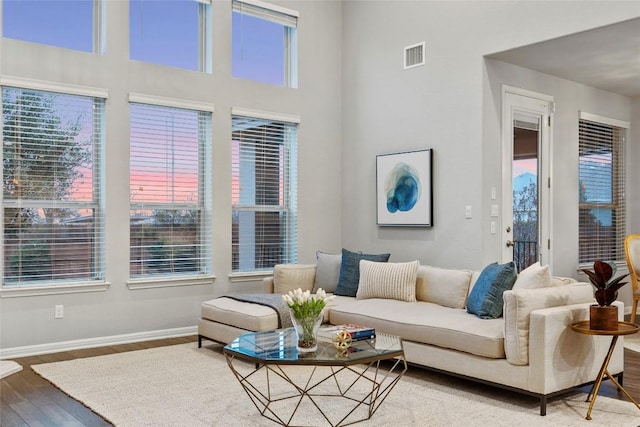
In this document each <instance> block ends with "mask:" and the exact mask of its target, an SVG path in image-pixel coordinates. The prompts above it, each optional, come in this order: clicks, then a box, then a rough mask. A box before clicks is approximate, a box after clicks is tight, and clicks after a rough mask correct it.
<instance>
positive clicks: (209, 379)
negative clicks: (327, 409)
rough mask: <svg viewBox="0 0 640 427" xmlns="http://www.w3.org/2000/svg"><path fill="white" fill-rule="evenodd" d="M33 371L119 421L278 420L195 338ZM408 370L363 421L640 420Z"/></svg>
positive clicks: (637, 415) (631, 409) (603, 407)
mask: <svg viewBox="0 0 640 427" xmlns="http://www.w3.org/2000/svg"><path fill="white" fill-rule="evenodd" d="M236 363H237V362H236ZM33 369H34V370H35V371H36V372H37V373H39V374H40V375H42V376H43V377H44V378H46V379H48V380H49V381H51V382H52V383H54V384H55V385H56V386H57V387H59V388H60V389H62V390H63V391H64V392H65V393H67V394H69V395H70V396H72V397H74V398H75V399H77V400H80V401H82V402H84V403H85V404H86V405H87V406H89V407H90V408H92V409H93V410H94V411H96V412H97V413H99V414H101V415H102V416H103V417H104V418H106V419H108V420H110V421H111V422H112V423H114V424H115V425H116V426H122V427H124V426H135V427H138V426H172V427H175V426H190V427H193V426H225V427H227V426H247V425H251V426H252V427H257V426H273V425H275V424H274V423H273V422H272V421H269V420H267V419H266V418H264V417H262V416H260V415H259V414H258V412H257V410H256V408H255V406H254V405H253V404H252V403H251V402H250V400H249V398H248V396H247V395H246V394H245V393H244V391H243V390H242V388H241V387H240V384H239V383H238V382H237V380H236V379H235V377H234V376H233V375H232V373H231V371H230V369H229V367H228V366H227V364H226V362H225V360H224V356H222V354H221V352H220V351H219V349H206V348H203V349H198V348H197V345H196V344H195V343H191V344H182V345H177V346H170V347H160V348H154V349H149V350H141V351H133V352H128V353H120V354H114V355H108V356H98V357H92V358H86V359H76V360H71V361H67V362H57V363H48V364H43V365H34V366H33ZM294 369H305V368H300V367H294ZM409 369H410V372H409V373H407V375H405V377H404V378H403V379H402V381H401V382H400V383H399V384H398V386H397V387H396V388H395V389H394V390H393V391H392V392H391V394H390V396H389V397H388V398H387V399H386V400H385V401H384V402H383V403H382V406H381V407H380V408H379V409H378V411H377V412H376V413H375V414H374V415H373V418H372V419H371V420H368V421H365V422H363V423H360V424H356V425H362V426H390V425H393V426H425V425H428V426H470V425H474V426H485V425H491V426H505V427H506V426H509V427H511V426H554V427H557V426H590V427H592V426H605V425H606V426H611V425H615V426H618V427H625V426H628V427H637V426H638V425H639V424H640V411H638V409H637V408H636V407H635V406H634V405H633V404H632V403H630V402H627V401H620V400H615V399H610V398H607V397H603V396H599V397H598V399H597V401H596V403H595V407H594V410H593V413H592V417H593V420H592V421H585V419H584V417H585V415H586V411H587V407H588V403H586V402H585V401H584V400H585V397H586V396H585V395H584V394H582V393H576V394H573V395H569V396H568V397H565V398H561V399H558V400H555V401H553V402H551V403H550V404H549V405H548V407H547V416H545V417H541V416H540V415H538V414H539V407H538V400H537V399H534V398H530V397H526V396H522V395H519V394H516V393H511V392H506V391H503V390H499V389H496V388H493V387H486V386H482V385H480V384H475V383H470V382H468V381H462V380H458V379H455V378H452V377H449V376H443V375H439V374H434V373H430V372H428V371H426V370H424V369H419V368H414V367H411V368H409ZM303 418H304V417H303ZM312 425H314V424H312Z"/></svg>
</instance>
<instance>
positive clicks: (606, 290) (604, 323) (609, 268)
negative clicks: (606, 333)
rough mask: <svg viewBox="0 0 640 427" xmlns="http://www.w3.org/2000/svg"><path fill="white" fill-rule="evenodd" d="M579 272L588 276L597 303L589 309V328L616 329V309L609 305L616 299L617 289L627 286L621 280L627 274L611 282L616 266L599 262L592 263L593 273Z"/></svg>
mask: <svg viewBox="0 0 640 427" xmlns="http://www.w3.org/2000/svg"><path fill="white" fill-rule="evenodd" d="M580 271H582V272H583V273H585V274H586V275H587V276H589V280H590V281H591V284H592V285H593V287H594V288H595V291H594V296H595V297H596V301H597V302H598V304H593V305H592V306H591V307H590V310H589V326H590V327H591V329H597V330H612V329H618V307H616V306H613V307H612V306H611V304H612V303H613V302H614V301H615V300H616V299H617V298H618V289H620V288H621V287H622V286H624V285H626V284H627V282H623V281H622V280H623V279H624V278H625V277H627V276H628V275H629V274H628V273H627V274H624V275H622V276H619V277H616V278H615V279H613V280H611V278H612V277H613V276H614V274H615V273H616V265H615V264H614V263H609V262H604V261H600V260H597V261H596V262H594V263H593V271H591V270H589V269H581V270H580Z"/></svg>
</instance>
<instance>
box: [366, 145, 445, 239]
mask: <svg viewBox="0 0 640 427" xmlns="http://www.w3.org/2000/svg"><path fill="white" fill-rule="evenodd" d="M432 168H433V149H425V150H416V151H406V152H400V153H390V154H379V155H377V156H376V201H377V225H380V226H421V227H432V226H433V172H432Z"/></svg>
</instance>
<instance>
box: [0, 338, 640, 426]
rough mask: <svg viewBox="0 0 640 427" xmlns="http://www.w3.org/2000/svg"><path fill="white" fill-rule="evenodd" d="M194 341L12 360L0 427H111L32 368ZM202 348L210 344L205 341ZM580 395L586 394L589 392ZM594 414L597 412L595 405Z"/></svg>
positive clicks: (634, 380)
mask: <svg viewBox="0 0 640 427" xmlns="http://www.w3.org/2000/svg"><path fill="white" fill-rule="evenodd" d="M195 341H197V337H196V336H192V337H184V338H171V339H163V340H157V341H147V342H141V343H135V344H123V345H117V346H109V347H99V348H92V349H86V350H74V351H67V352H63V353H55V354H44V355H40V356H32V357H25V358H21V359H15V361H16V362H18V363H19V364H20V365H22V371H20V372H18V373H16V374H13V375H10V376H8V377H6V378H4V379H2V380H0V404H1V406H0V426H2V427H14V426H29V427H36V426H44V427H49V426H91V427H99V426H111V424H110V423H109V422H107V421H106V420H104V419H103V418H102V417H100V416H99V415H97V414H95V413H94V412H92V411H91V410H90V409H88V408H87V407H85V406H84V405H83V404H82V403H80V402H78V401H77V400H74V399H72V398H70V397H69V396H67V395H66V394H64V393H63V392H62V391H60V390H59V389H57V388H56V387H54V386H53V385H52V384H51V383H49V382H48V381H46V380H44V379H43V378H41V377H40V376H39V375H37V374H36V373H34V372H33V371H32V370H31V368H30V367H31V365H37V364H40V363H49V362H58V361H63V360H70V359H76V358H81V357H92V356H100V355H104V354H112V353H121V352H126V351H133V350H143V349H146V348H153V347H161V346H167V345H175V344H183V343H189V342H195ZM205 344H210V343H209V342H208V341H207V342H205ZM212 345H214V344H212ZM624 362H625V373H624V387H625V388H626V389H627V391H628V392H629V393H630V394H631V395H632V396H633V398H634V399H636V400H640V353H636V352H632V351H630V350H626V349H625V353H624ZM407 375H410V373H408V374H407ZM583 391H584V392H585V393H586V392H588V388H586V389H585V390H583ZM600 395H604V396H609V397H613V398H618V399H621V400H626V398H625V396H624V395H623V394H622V393H620V392H618V390H617V389H616V387H615V386H612V385H611V384H610V381H605V382H603V385H602V388H601V390H600ZM630 404H631V403H630ZM594 410H597V402H596V408H595V409H594Z"/></svg>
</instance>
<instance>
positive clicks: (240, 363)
mask: <svg viewBox="0 0 640 427" xmlns="http://www.w3.org/2000/svg"><path fill="white" fill-rule="evenodd" d="M225 357H226V359H227V364H228V365H229V368H230V369H231V371H232V372H233V374H234V375H235V376H236V378H237V380H238V381H239V382H240V384H241V385H242V388H243V389H244V391H245V392H246V393H247V395H248V396H249V398H250V399H251V401H252V402H253V404H254V405H255V407H256V408H257V409H258V411H259V412H260V414H261V415H262V416H264V417H266V418H268V419H270V420H272V421H274V422H276V423H278V424H280V425H283V426H290V425H293V424H292V423H294V422H295V423H299V422H300V421H301V420H300V416H298V417H297V418H296V417H295V416H296V413H297V412H298V409H300V408H301V407H303V406H305V407H306V408H311V410H312V411H311V412H312V415H315V416H316V419H315V420H312V421H311V422H313V424H311V425H318V422H320V421H323V422H326V423H327V425H330V426H346V425H350V424H354V423H357V422H361V421H365V420H368V419H370V418H371V416H372V415H373V414H374V413H375V412H376V410H377V409H378V408H379V407H380V405H381V404H382V402H383V401H384V400H385V399H386V398H387V396H388V395H389V393H390V392H391V390H392V389H393V388H394V387H395V386H396V384H397V383H398V382H399V381H400V379H401V378H402V376H403V375H404V373H405V372H406V371H407V362H406V360H405V358H404V356H402V357H400V358H397V359H389V360H387V361H386V362H384V363H383V365H384V364H390V365H391V366H390V367H385V366H381V362H382V361H381V360H377V361H373V362H370V363H368V364H360V365H348V366H341V365H338V366H311V365H305V368H306V371H310V372H300V371H301V369H300V368H301V366H298V365H287V364H285V365H278V364H258V365H255V364H252V363H247V362H246V361H244V360H242V359H239V360H237V361H236V360H235V356H234V355H233V354H227V353H225ZM304 370H305V369H302V371H304ZM314 408H315V409H316V410H315V411H313V409H314ZM307 412H310V411H307ZM307 415H308V414H306V415H305V417H306V416H307ZM309 419H310V418H307V419H305V420H304V421H307V422H309Z"/></svg>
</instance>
